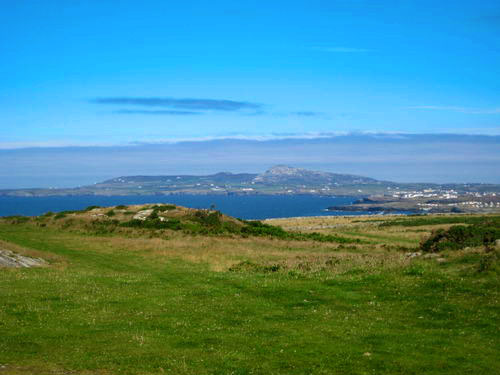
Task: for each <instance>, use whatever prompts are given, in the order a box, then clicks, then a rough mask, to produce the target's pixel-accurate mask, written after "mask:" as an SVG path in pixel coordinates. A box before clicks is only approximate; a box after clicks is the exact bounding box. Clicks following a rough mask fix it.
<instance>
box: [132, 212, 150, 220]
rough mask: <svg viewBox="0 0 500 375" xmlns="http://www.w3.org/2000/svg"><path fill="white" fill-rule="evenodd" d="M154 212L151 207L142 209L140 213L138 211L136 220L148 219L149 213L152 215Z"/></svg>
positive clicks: (135, 216)
mask: <svg viewBox="0 0 500 375" xmlns="http://www.w3.org/2000/svg"><path fill="white" fill-rule="evenodd" d="M152 213H153V209H149V210H142V211H139V212H138V213H136V214H135V215H134V219H135V220H142V221H144V220H146V219H147V218H148V217H149V215H151V214H152Z"/></svg>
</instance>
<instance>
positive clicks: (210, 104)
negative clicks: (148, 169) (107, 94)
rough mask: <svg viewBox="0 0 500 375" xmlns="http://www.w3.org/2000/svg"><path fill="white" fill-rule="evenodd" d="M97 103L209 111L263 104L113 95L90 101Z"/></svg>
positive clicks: (255, 106) (248, 108)
mask: <svg viewBox="0 0 500 375" xmlns="http://www.w3.org/2000/svg"><path fill="white" fill-rule="evenodd" d="M90 102H91V103H95V104H106V105H132V106H142V107H164V108H178V109H188V110H207V111H231V112H234V111H240V110H258V109H260V108H262V105H261V104H258V103H250V102H243V101H235V100H220V99H196V98H159V97H149V98H137V97H111V98H95V99H92V100H91V101H90Z"/></svg>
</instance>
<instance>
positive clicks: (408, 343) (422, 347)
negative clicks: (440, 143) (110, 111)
mask: <svg viewBox="0 0 500 375" xmlns="http://www.w3.org/2000/svg"><path fill="white" fill-rule="evenodd" d="M134 209H135V210H137V207H135V208H134V207H132V208H129V210H134ZM95 210H99V209H95ZM95 210H94V211H95ZM114 211H117V210H114ZM173 211H175V210H173ZM173 211H170V210H169V211H166V212H167V214H168V215H174V216H175V215H176V213H175V212H173ZM103 212H105V211H103ZM79 215H80V216H79ZM126 215H130V214H129V213H126V212H124V213H123V218H125V216H126ZM179 215H180V214H177V217H181V216H179ZM111 216H112V217H108V216H106V215H104V216H103V217H102V218H99V220H111V219H113V220H118V221H119V220H122V218H121V216H120V213H119V212H118V215H115V214H113V215H111ZM457 217H458V216H457ZM463 217H464V218H467V217H466V216H463ZM129 219H130V218H129ZM379 219H380V218H379ZM382 219H383V221H382V223H385V222H390V221H391V220H396V221H398V222H401V220H402V219H401V218H385V217H384V218H382ZM93 220H94V219H91V218H90V217H89V216H88V215H87V216H85V214H83V213H82V214H78V213H76V214H75V213H69V214H67V215H66V216H65V217H60V218H58V219H56V218H54V217H52V216H47V217H44V218H40V219H29V220H26V219H22V220H20V219H1V220H0V240H1V242H0V249H9V250H13V251H15V252H18V253H21V254H25V255H30V256H37V257H38V256H39V257H42V258H44V259H46V260H47V261H48V262H49V263H50V265H49V266H47V267H38V268H23V269H21V268H19V269H17V268H16V269H14V268H12V269H7V268H0V374H9V375H10V374H12V375H17V374H36V375H45V374H47V375H48V374H50V375H55V374H138V375H139V374H141V375H142V374H165V373H171V374H405V375H409V374H419V375H420V374H475V375H476V374H488V375H491V374H494V373H498V372H499V370H500V335H499V333H500V332H499V328H498V327H499V323H500V320H499V317H500V309H499V291H500V290H499V272H498V271H499V267H498V256H497V253H498V250H491V249H490V250H485V248H483V247H482V246H477V247H472V248H471V247H469V248H465V249H460V250H454V251H445V252H443V253H441V254H439V258H437V257H425V256H419V257H414V258H410V257H409V256H408V255H407V253H409V252H415V251H418V247H419V242H420V241H421V239H422V238H426V237H428V236H429V234H430V232H431V230H432V229H433V228H437V227H439V228H446V226H447V225H450V224H449V223H448V224H447V223H443V220H441V221H439V220H438V222H437V223H436V221H434V222H433V221H432V220H431V221H429V223H427V224H428V225H425V223H422V222H418V223H417V225H416V226H412V225H399V224H398V225H387V224H385V225H381V224H380V223H381V221H373V217H372V218H361V219H360V218H352V219H349V218H334V217H330V218H321V219H319V218H318V219H293V220H291V219H290V220H281V221H280V220H277V221H270V223H272V224H276V225H280V226H282V227H283V228H285V229H288V230H293V231H295V232H294V233H296V232H298V231H300V232H303V233H310V232H311V231H317V232H319V233H322V234H325V235H332V236H331V239H332V241H315V240H314V239H311V238H309V237H305V238H300V239H297V238H295V237H294V236H292V237H290V238H275V237H273V236H252V235H251V236H246V235H245V236H241V235H238V234H234V233H215V234H214V233H210V232H207V233H188V232H186V231H180V230H177V231H175V230H171V229H144V228H127V227H120V226H116V227H113V230H111V231H110V232H109V233H107V232H106V231H103V230H99V231H96V230H94V229H95V228H94V227H95V226H88V225H87V224H88V223H90V222H91V221H93ZM314 220H316V221H314ZM370 220H372V221H370ZM453 221H455V219H453ZM82 223H83V224H82ZM410 224H411V223H410ZM301 226H303V228H302V229H301V228H300V227H301ZM315 226H316V227H317V229H311V228H314V227H315ZM318 228H319V229H318ZM335 238H348V239H349V238H350V239H356V238H359V239H361V240H362V241H361V242H359V243H358V242H349V243H345V242H343V241H338V242H336V241H335Z"/></svg>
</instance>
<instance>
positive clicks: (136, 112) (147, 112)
mask: <svg viewBox="0 0 500 375" xmlns="http://www.w3.org/2000/svg"><path fill="white" fill-rule="evenodd" d="M113 113H117V114H122V115H157V116H191V115H202V114H203V113H202V112H195V111H175V110H168V109H167V110H141V109H137V110H136V109H120V110H117V111H113Z"/></svg>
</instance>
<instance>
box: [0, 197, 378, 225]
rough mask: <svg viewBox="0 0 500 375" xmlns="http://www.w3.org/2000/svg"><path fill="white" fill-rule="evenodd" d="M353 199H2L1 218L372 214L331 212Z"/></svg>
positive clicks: (0, 201) (0, 200)
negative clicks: (130, 209)
mask: <svg viewBox="0 0 500 375" xmlns="http://www.w3.org/2000/svg"><path fill="white" fill-rule="evenodd" d="M355 199H356V198H353V197H322V196H317V195H191V194H182V195H168V196H139V195H135V196H91V195H89V196H61V197H0V216H10V215H26V216H35V215H40V214H43V213H45V212H47V211H52V212H58V211H65V210H81V209H84V208H86V207H88V206H94V205H95V206H117V205H120V204H123V205H130V204H145V203H172V204H177V205H181V206H186V207H191V208H210V207H211V206H212V205H215V208H216V209H217V210H219V211H221V212H223V213H225V214H227V215H231V216H234V217H238V218H241V219H259V220H261V219H267V218H280V217H295V216H323V215H331V216H335V215H360V214H368V212H340V211H336V212H331V211H325V209H326V208H327V207H329V206H338V205H347V204H350V203H352V202H353V201H354V200H355Z"/></svg>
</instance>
